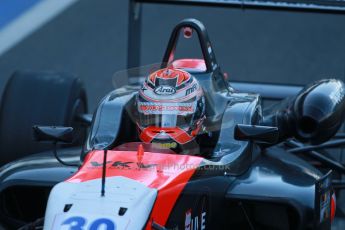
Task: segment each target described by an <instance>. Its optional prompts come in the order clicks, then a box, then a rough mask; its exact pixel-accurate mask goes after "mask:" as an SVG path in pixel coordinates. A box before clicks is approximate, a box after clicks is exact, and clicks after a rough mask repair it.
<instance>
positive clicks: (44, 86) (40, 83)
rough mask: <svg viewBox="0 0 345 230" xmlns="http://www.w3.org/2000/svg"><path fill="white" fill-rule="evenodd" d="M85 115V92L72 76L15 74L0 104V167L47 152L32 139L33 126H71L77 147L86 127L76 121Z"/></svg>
mask: <svg viewBox="0 0 345 230" xmlns="http://www.w3.org/2000/svg"><path fill="white" fill-rule="evenodd" d="M86 112H87V100H86V93H85V89H84V88H83V85H82V83H81V81H80V80H79V79H78V78H76V77H75V76H73V75H70V74H65V73H56V72H29V71H18V72H15V73H14V74H13V75H12V76H11V78H10V80H9V81H8V82H7V85H6V87H5V90H4V94H3V97H2V101H1V105H0V166H1V165H4V164H6V163H8V162H10V161H13V160H15V159H18V158H21V157H24V156H26V155H29V154H32V153H36V152H40V151H45V150H48V149H50V148H51V147H52V146H51V145H50V144H42V143H37V142H35V141H34V140H33V138H32V126H33V125H56V126H72V127H74V128H75V130H76V132H75V133H76V136H77V137H76V141H75V144H76V145H81V144H82V143H83V140H84V138H85V132H86V130H85V128H84V127H82V126H81V125H79V124H78V123H77V122H76V121H75V120H76V119H75V117H76V116H77V115H78V114H81V113H86Z"/></svg>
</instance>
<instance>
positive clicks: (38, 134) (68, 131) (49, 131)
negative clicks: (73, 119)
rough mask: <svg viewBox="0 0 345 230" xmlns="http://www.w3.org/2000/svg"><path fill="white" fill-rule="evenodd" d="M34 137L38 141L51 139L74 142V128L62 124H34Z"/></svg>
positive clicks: (53, 140)
mask: <svg viewBox="0 0 345 230" xmlns="http://www.w3.org/2000/svg"><path fill="white" fill-rule="evenodd" d="M32 128H33V130H34V139H35V140H36V141H50V142H55V143H57V142H62V143H72V142H73V139H74V137H73V128H72V127H61V126H33V127H32Z"/></svg>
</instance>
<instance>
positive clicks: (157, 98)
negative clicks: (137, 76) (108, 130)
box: [136, 67, 205, 150]
mask: <svg viewBox="0 0 345 230" xmlns="http://www.w3.org/2000/svg"><path fill="white" fill-rule="evenodd" d="M136 106H137V110H138V113H139V116H138V123H137V125H138V128H139V138H140V139H141V141H143V142H145V143H154V144H155V146H156V147H160V148H170V149H174V150H183V149H184V145H185V146H188V143H190V142H191V141H193V140H194V139H195V137H196V136H197V134H198V133H199V132H200V130H201V127H202V123H203V120H204V118H205V99H204V93H203V90H202V88H201V86H200V84H199V83H198V81H197V80H196V79H195V77H193V76H192V75H191V74H190V73H188V72H186V71H183V70H181V69H174V68H170V67H168V68H164V69H159V70H157V71H155V72H154V73H152V74H150V75H149V76H148V78H147V79H146V80H145V82H144V83H143V86H142V88H141V90H140V91H139V93H138V97H137V104H136Z"/></svg>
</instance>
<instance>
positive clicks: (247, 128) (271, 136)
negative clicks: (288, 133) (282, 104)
mask: <svg viewBox="0 0 345 230" xmlns="http://www.w3.org/2000/svg"><path fill="white" fill-rule="evenodd" d="M234 137H235V139H236V140H239V141H254V142H256V143H260V144H275V143H277V142H278V139H279V130H278V128H277V127H271V126H259V125H243V124H238V125H236V126H235V130H234Z"/></svg>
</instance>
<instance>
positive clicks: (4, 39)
mask: <svg viewBox="0 0 345 230" xmlns="http://www.w3.org/2000/svg"><path fill="white" fill-rule="evenodd" d="M77 1H79V0H43V1H42V2H39V3H37V4H36V5H34V6H33V7H32V8H30V9H29V10H27V11H26V12H24V13H23V14H22V15H21V16H20V17H18V18H17V19H15V20H14V21H12V22H10V23H9V24H8V25H7V26H5V27H4V28H3V29H2V30H0V56H1V55H2V54H4V53H5V52H6V51H8V50H9V49H11V48H12V47H13V46H15V45H16V44H18V43H19V42H21V41H22V40H23V39H24V38H26V37H27V36H29V35H30V34H32V33H33V32H35V31H36V30H37V29H39V28H40V27H42V26H43V25H44V24H46V23H47V22H49V21H50V20H52V19H53V18H54V17H56V16H57V15H59V14H60V13H61V12H63V11H64V10H65V9H67V8H68V7H69V6H71V5H72V4H74V3H76V2H77Z"/></svg>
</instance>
